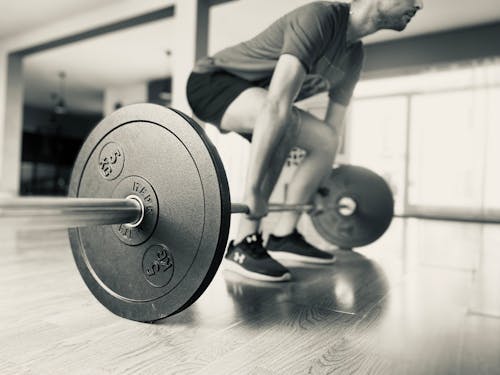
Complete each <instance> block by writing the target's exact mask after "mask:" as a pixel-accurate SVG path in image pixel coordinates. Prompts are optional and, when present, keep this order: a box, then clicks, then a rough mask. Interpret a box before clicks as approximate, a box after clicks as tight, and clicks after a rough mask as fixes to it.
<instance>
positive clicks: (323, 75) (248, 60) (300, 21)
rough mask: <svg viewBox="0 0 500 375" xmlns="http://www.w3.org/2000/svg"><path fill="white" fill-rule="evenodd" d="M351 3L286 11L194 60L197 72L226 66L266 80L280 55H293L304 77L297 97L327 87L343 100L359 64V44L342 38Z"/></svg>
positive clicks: (347, 96) (321, 3)
mask: <svg viewBox="0 0 500 375" xmlns="http://www.w3.org/2000/svg"><path fill="white" fill-rule="evenodd" d="M349 10H350V5H349V4H346V3H338V2H329V1H316V2H312V3H310V4H307V5H304V6H302V7H299V8H297V9H295V10H293V11H292V12H290V13H288V14H286V15H284V16H283V17H281V18H280V19H278V20H277V21H275V22H274V23H273V24H271V25H270V26H269V27H268V28H267V29H265V30H264V31H263V32H261V33H260V34H258V35H257V36H255V37H254V38H252V39H250V40H248V41H246V42H243V43H240V44H237V45H235V46H232V47H229V48H226V49H224V50H222V51H220V52H218V53H217V54H215V55H214V56H212V57H205V58H202V59H201V60H199V61H198V62H197V63H196V66H195V68H194V71H195V72H198V73H206V72H213V71H218V70H223V71H227V72H229V73H232V74H234V75H236V76H238V77H241V78H244V79H246V80H249V81H257V80H259V81H260V80H264V79H270V78H271V76H272V74H273V71H274V68H275V67H276V63H277V62H278V59H279V57H280V56H281V55H283V54H290V55H293V56H295V57H297V58H298V59H299V60H300V62H301V63H302V65H303V66H304V68H305V70H306V72H307V76H306V78H305V81H304V84H303V85H302V88H301V91H300V93H299V95H298V98H297V100H301V99H305V98H308V97H310V96H312V95H315V94H317V93H320V92H324V91H328V92H329V96H330V98H331V100H333V101H335V102H338V103H341V104H344V105H347V104H348V103H349V100H350V98H351V96H352V92H353V90H354V86H355V85H356V83H357V81H358V80H359V75H360V72H361V69H362V66H363V59H364V55H363V45H362V43H361V42H357V43H355V44H352V45H347V43H346V31H347V24H348V19H349Z"/></svg>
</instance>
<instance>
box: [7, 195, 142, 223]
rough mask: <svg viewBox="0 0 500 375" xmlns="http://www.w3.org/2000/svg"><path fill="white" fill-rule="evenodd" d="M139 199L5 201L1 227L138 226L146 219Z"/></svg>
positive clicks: (17, 199) (26, 199)
mask: <svg viewBox="0 0 500 375" xmlns="http://www.w3.org/2000/svg"><path fill="white" fill-rule="evenodd" d="M143 216H144V214H143V206H142V205H141V203H140V202H139V201H138V199H130V198H127V199H102V198H58V197H56V198H52V197H50V198H49V197H44V198H31V197H29V198H28V197H27V198H8V199H7V198H3V199H0V225H1V226H4V227H20V228H40V229H41V228H54V229H55V228H73V227H84V226H95V225H110V224H130V225H137V224H138V222H139V221H140V220H141V217H143Z"/></svg>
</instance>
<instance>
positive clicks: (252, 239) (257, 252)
mask: <svg viewBox="0 0 500 375" xmlns="http://www.w3.org/2000/svg"><path fill="white" fill-rule="evenodd" d="M244 241H245V244H246V246H247V249H248V250H250V252H251V253H252V254H253V255H254V256H255V257H256V258H265V257H267V256H268V254H267V251H266V249H265V248H264V246H262V242H263V240H262V234H260V233H256V234H252V235H250V236H247V237H246V238H245V240H244Z"/></svg>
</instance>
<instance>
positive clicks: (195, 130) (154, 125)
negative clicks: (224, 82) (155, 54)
mask: <svg viewBox="0 0 500 375" xmlns="http://www.w3.org/2000/svg"><path fill="white" fill-rule="evenodd" d="M129 195H134V196H135V197H137V198H139V199H140V200H141V202H142V203H143V205H144V207H145V215H144V220H143V221H142V223H141V224H140V225H139V226H137V227H129V226H127V225H121V226H120V225H108V226H94V227H82V228H74V229H73V228H72V229H70V230H69V236H70V242H71V247H72V250H73V256H74V258H75V261H76V264H77V267H78V270H79V271H80V274H81V275H82V277H83V280H84V281H85V283H86V284H87V286H88V288H89V289H90V290H91V292H92V293H93V294H94V296H95V297H96V298H97V299H98V300H99V301H100V302H101V303H102V304H103V305H104V306H105V307H106V308H108V309H109V310H110V311H112V312H113V313H115V314H117V315H119V316H122V317H124V318H127V319H132V320H137V321H144V322H150V321H155V320H158V319H162V318H165V317H167V316H169V315H172V314H175V313H177V312H180V311H182V310H183V309H185V308H187V307H188V306H190V305H191V304H192V303H193V302H194V301H196V299H197V298H198V297H199V296H200V295H201V294H202V293H203V291H204V290H205V289H206V288H207V286H208V285H209V283H210V281H211V280H212V278H213V277H214V275H215V273H216V271H217V269H218V267H219V265H220V262H221V261H222V257H223V255H224V251H225V246H226V242H227V236H228V232H229V224H230V217H231V200H230V196H229V187H228V183H227V178H226V175H225V172H224V168H223V165H222V162H221V160H220V158H219V155H218V153H217V151H216V149H215V147H214V146H213V145H212V144H211V142H210V140H209V139H208V137H207V136H206V135H205V133H204V131H203V129H202V128H201V127H200V126H199V125H198V124H197V123H196V122H194V121H193V120H191V119H189V118H188V117H187V116H185V115H183V114H180V113H178V112H176V111H174V110H171V109H168V108H164V107H161V106H157V105H154V104H136V105H131V106H126V107H123V108H121V109H120V110H118V111H116V112H114V113H113V114H111V115H110V116H108V117H106V118H104V119H103V120H102V121H101V122H100V123H99V124H98V125H97V126H96V128H95V129H94V130H93V131H92V132H91V134H90V135H89V137H88V139H87V140H86V141H85V143H84V144H83V146H82V149H81V150H80V153H79V155H78V157H77V160H76V163H75V166H74V168H73V173H72V176H71V183H70V188H69V196H72V197H86V198H109V197H114V198H117V197H127V196H129Z"/></svg>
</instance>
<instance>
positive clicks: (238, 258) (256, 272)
mask: <svg viewBox="0 0 500 375" xmlns="http://www.w3.org/2000/svg"><path fill="white" fill-rule="evenodd" d="M225 258H226V261H225V263H224V268H225V269H227V270H231V271H234V272H236V273H239V274H241V275H243V276H246V277H248V278H250V279H255V280H262V281H286V280H290V278H291V275H290V272H289V271H288V270H287V269H286V268H285V267H283V266H282V265H281V264H279V263H278V262H277V261H275V260H274V259H273V258H271V257H270V256H269V254H268V253H267V251H266V249H265V248H264V247H263V246H262V236H261V234H251V235H249V236H247V237H246V238H245V239H244V240H243V241H242V242H240V243H239V244H236V245H235V244H234V241H231V243H230V244H229V247H228V250H227V253H226V256H225Z"/></svg>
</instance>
